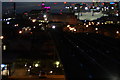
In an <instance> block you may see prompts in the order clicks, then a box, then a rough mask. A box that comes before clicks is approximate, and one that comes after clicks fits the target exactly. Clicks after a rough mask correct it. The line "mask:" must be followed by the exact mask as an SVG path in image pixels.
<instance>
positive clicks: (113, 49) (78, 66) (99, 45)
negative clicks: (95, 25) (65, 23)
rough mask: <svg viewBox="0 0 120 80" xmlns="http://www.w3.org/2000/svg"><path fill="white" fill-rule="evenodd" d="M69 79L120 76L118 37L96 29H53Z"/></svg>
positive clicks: (105, 79) (113, 78) (115, 79)
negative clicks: (78, 31) (94, 32)
mask: <svg viewBox="0 0 120 80" xmlns="http://www.w3.org/2000/svg"><path fill="white" fill-rule="evenodd" d="M50 33H51V34H52V36H53V38H54V41H55V43H56V46H57V49H58V52H59V56H60V59H61V62H62V63H63V66H64V70H65V75H66V79H67V80H75V79H77V80H119V79H120V77H119V76H120V69H119V67H120V58H119V56H120V54H119V53H120V49H119V47H120V46H119V45H118V44H119V43H120V41H119V40H116V39H112V38H110V37H106V36H103V35H100V34H93V33H63V32H59V31H56V30H52V31H50Z"/></svg>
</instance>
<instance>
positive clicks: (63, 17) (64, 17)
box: [48, 13, 77, 24]
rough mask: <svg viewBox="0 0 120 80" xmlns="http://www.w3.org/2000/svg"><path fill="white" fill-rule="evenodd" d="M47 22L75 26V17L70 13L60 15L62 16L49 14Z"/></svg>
mask: <svg viewBox="0 0 120 80" xmlns="http://www.w3.org/2000/svg"><path fill="white" fill-rule="evenodd" d="M48 20H49V21H53V22H64V23H68V24H77V17H76V16H75V15H74V14H72V13H69V14H67V13H62V14H50V16H49V17H48Z"/></svg>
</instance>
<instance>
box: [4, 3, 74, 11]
mask: <svg viewBox="0 0 120 80" xmlns="http://www.w3.org/2000/svg"><path fill="white" fill-rule="evenodd" d="M55 3H57V4H54V2H46V3H45V4H46V6H50V7H51V10H52V11H53V12H58V11H59V10H61V9H64V7H65V4H64V3H63V2H55ZM74 3H75V2H71V3H67V4H66V5H70V4H74ZM2 8H3V10H2V11H3V13H4V12H8V11H9V12H12V10H13V3H12V2H3V3H2ZM40 8H41V2H16V12H17V13H22V12H25V11H30V10H32V9H40Z"/></svg>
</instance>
